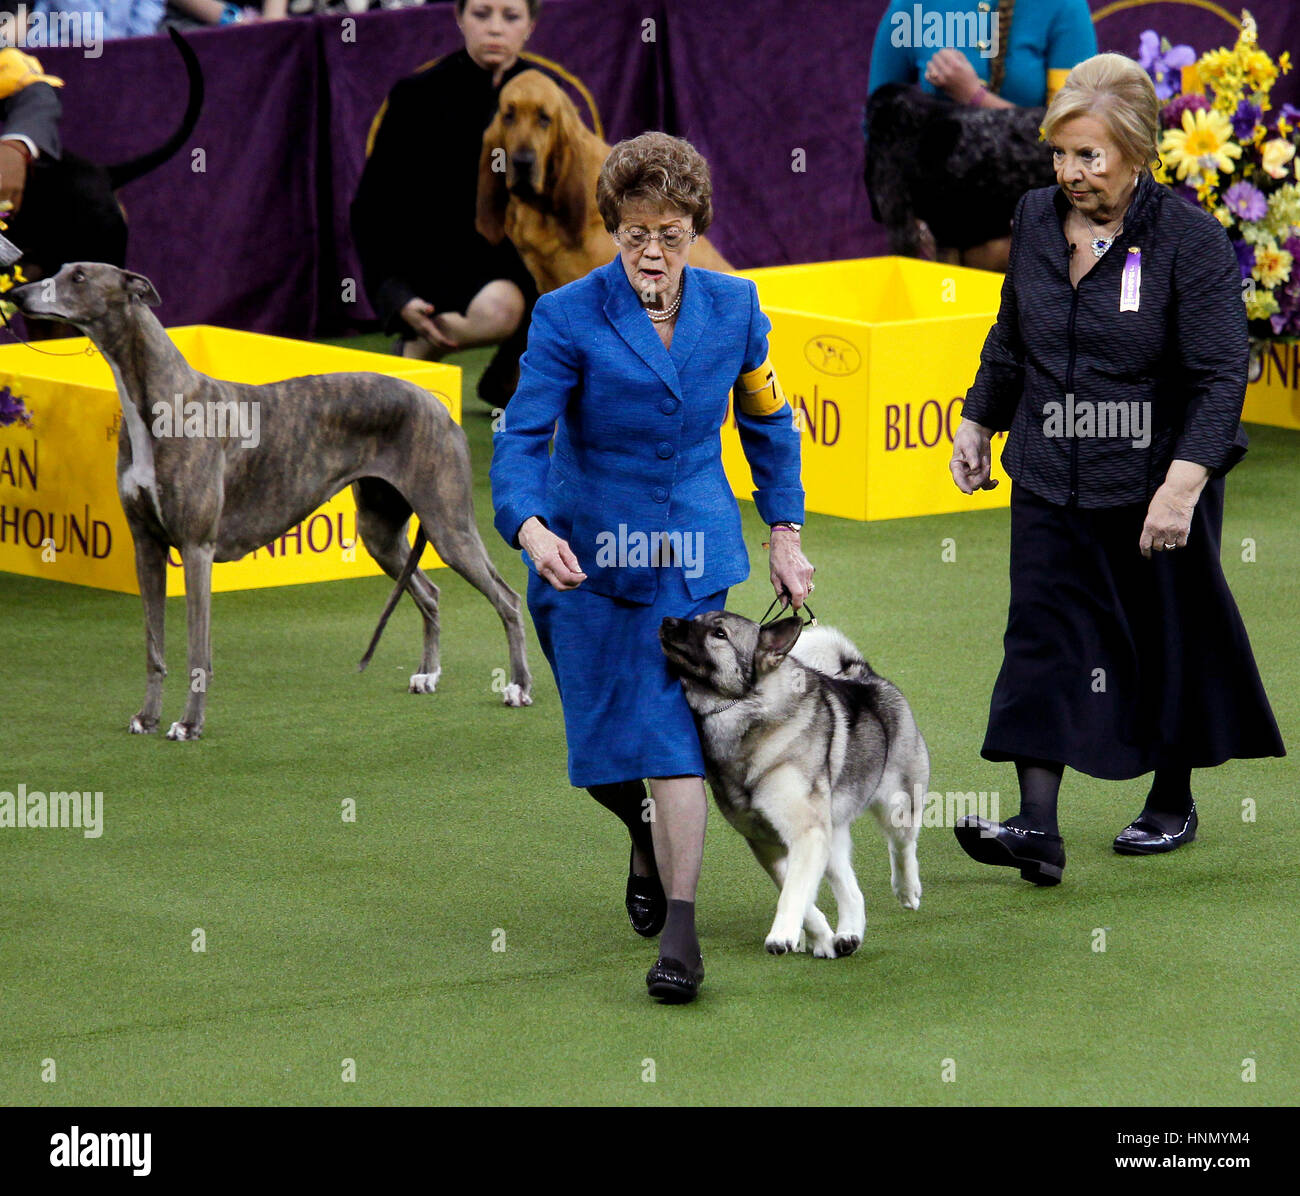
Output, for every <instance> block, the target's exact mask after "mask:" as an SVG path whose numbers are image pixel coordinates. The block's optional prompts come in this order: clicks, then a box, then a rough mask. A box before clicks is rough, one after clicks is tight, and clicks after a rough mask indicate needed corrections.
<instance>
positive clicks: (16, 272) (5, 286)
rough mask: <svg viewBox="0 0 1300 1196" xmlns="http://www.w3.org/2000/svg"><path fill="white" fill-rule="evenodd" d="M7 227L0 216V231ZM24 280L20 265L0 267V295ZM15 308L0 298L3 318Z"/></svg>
mask: <svg viewBox="0 0 1300 1196" xmlns="http://www.w3.org/2000/svg"><path fill="white" fill-rule="evenodd" d="M8 227H9V226H8V225H7V224H6V223H5V221H4V217H3V216H0V233H2V232H4V231H5V230H6V229H8ZM26 281H27V279H26V277H25V276H24V275H23V270H22V267H21V266H18V265H13V266H8V267H5V268H4V269H0V295H4V294H6V293H7V292H8V291H12V290H13V289H14V287H16V286H19V285H20V284H22V283H24V282H26ZM17 310H18V309H17V308H16V307H14V305H13V304H12V303H10V302H9V301H8V300H6V299H0V312H3V313H4V318H5V319H6V320H7V319H9V317H10V316H12V315H13V314H14V312H15V311H17Z"/></svg>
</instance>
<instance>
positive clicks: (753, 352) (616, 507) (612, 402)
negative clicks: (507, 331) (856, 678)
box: [491, 258, 804, 604]
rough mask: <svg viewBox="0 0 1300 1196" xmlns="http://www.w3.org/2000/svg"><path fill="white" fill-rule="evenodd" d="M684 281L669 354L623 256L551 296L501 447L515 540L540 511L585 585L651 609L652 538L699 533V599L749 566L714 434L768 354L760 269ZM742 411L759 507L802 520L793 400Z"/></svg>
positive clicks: (501, 486) (693, 275)
mask: <svg viewBox="0 0 1300 1196" xmlns="http://www.w3.org/2000/svg"><path fill="white" fill-rule="evenodd" d="M683 275H684V283H683V285H684V287H685V292H684V294H683V296H682V307H681V311H680V312H679V313H678V316H677V324H676V327H675V329H674V332H673V342H672V350H671V352H670V351H669V350H667V349H665V348H664V345H663V342H662V341H661V340H660V339H659V335H658V333H656V331H655V329H654V327H653V325H652V324H651V322H650V319H649V317H648V316H647V315H646V313H645V311H644V309H643V308H642V306H641V303H640V301H639V299H638V296H637V294H636V291H635V290H634V289H633V287H632V284H631V283H630V282H629V281H628V279H627V275H626V273H625V272H624V270H623V264H622V261H621V259H619V258H615V259H614V260H613V261H612V262H610V263H609V264H608V265H605V266H601V267H599V268H598V269H595V270H593V271H592V272H591V273H590V274H588V275H587V276H586V277H585V278H581V279H579V280H578V281H576V282H571V283H569V284H568V285H566V286H563V287H561V288H560V289H559V290H557V291H552V292H551V293H550V294H547V295H543V296H542V297H541V298H540V299H539V300H538V301H537V305H536V307H535V308H534V309H533V318H532V324H531V326H530V328H529V330H528V349H527V352H525V354H524V356H523V358H522V360H521V361H520V374H519V386H518V389H517V390H516V391H515V394H514V397H513V398H512V399H511V400H510V405H509V407H508V408H507V409H506V411H505V414H504V416H503V417H502V420H501V425H500V427H499V428H498V430H497V432H496V435H495V437H494V443H493V455H492V469H491V478H492V502H493V505H494V507H495V508H496V528H497V531H499V532H500V533H501V535H502V537H503V538H504V539H505V541H506V543H508V544H510V545H511V546H512V547H515V548H517V547H519V541H518V538H517V537H518V533H519V528H520V527H521V526H522V525H523V523H524V522H525V520H527V519H528V518H529V517H530V516H532V515H537V516H539V517H541V518H542V519H543V520H544V521H545V523H546V524H547V526H548V527H550V529H551V530H552V531H553V532H555V534H556V535H558V536H560V537H562V538H563V539H565V540H567V541H568V543H569V546H570V547H571V548H572V549H573V552H574V554H575V555H576V556H577V558H578V564H579V565H580V566H581V567H582V570H583V572H584V573H586V574H587V580H586V581H584V582H583V583H582V584H583V586H584V587H585V588H587V589H590V590H592V591H594V592H595V593H598V594H605V595H607V596H609V597H613V598H623V599H627V600H630V601H633V602H639V603H646V604H649V603H652V602H654V600H655V595H656V593H657V591H658V585H659V579H658V571H657V567H656V566H655V565H653V564H651V563H648V562H647V561H646V560H645V558H644V553H638V551H637V546H638V541H640V542H641V543H642V544H643V543H644V542H645V540H646V539H648V538H650V537H654V535H655V533H660V534H661V535H662V534H666V535H667V536H668V542H669V543H673V544H674V547H675V546H676V543H677V542H676V541H674V540H673V538H672V536H673V533H680V534H681V535H682V536H685V535H690V536H692V540H691V541H690V542H689V543H690V544H691V546H692V548H693V549H694V552H693V554H692V553H688V554H687V556H688V557H691V558H692V559H691V560H690V561H688V563H689V564H691V567H689V568H684V570H683V576H684V580H685V582H686V587H687V590H688V592H689V593H690V595H691V597H692V598H694V599H700V598H705V597H707V596H708V595H710V594H714V593H717V592H718V591H719V590H722V589H726V588H728V587H730V586H733V585H737V584H738V583H740V582H742V581H744V580H745V578H746V577H748V576H749V554H748V552H747V551H746V548H745V542H744V538H743V537H742V535H741V526H740V510H739V508H738V507H737V505H736V499H735V496H734V495H733V494H732V492H731V487H730V486H729V485H728V483H727V477H726V474H725V472H724V471H723V468H722V442H721V438H720V435H719V432H720V429H721V428H722V424H723V422H724V420H725V419H726V418H727V409H728V396H729V394H730V392H731V389H732V387H733V386H735V385H736V382H737V380H738V379H739V378H740V376H741V375H742V374H747V373H750V371H753V370H756V369H757V368H758V367H759V366H761V365H763V363H764V362H766V360H767V334H768V332H769V331H770V330H771V327H772V325H771V322H770V321H769V320H768V318H767V317H766V316H765V315H764V314H763V312H762V311H761V309H760V308H759V306H758V289H757V288H756V287H755V286H754V284H753V282H751V281H750V280H749V279H746V278H737V277H736V276H735V275H731V274H720V273H717V272H715V271H712V270H701V269H693V268H691V267H690V266H687V267H685V268H684V271H683ZM775 397H776V399H780V394H779V390H778V391H776V392H775ZM736 420H737V423H738V428H739V432H740V438H741V444H742V447H743V448H744V451H745V456H746V458H747V459H748V461H749V465H750V470H751V472H752V473H753V476H754V482H755V485H756V486H757V489H756V490H755V491H754V501H755V502H756V504H757V505H758V512H759V514H760V515H761V516H762V517H763V519H764V520H766V521H767V522H768V523H774V522H777V521H779V520H791V521H793V522H795V523H801V522H802V521H803V517H804V495H803V486H802V484H801V483H800V480H799V432H798V430H797V429H796V428H795V426H794V418H793V413H792V412H791V410H790V406H789V404H788V403H785V402H783V401H782V402H781V404H780V406H779V407H777V408H776V409H775V410H773V411H772V412H771V413H770V414H767V415H751V414H748V413H746V411H745V410H744V409H743V407H742V405H741V403H739V402H738V403H737V404H736ZM552 433H554V451H553V453H551V454H550V455H548V451H547V450H548V446H549V445H550V442H551V438H552ZM524 558H525V561H526V563H527V564H528V567H529V568H530V569H533V570H534V572H535V571H536V570H535V569H534V566H533V564H532V561H531V560H530V559H528V554H527V553H525V554H524Z"/></svg>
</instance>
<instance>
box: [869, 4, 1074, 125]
mask: <svg viewBox="0 0 1300 1196" xmlns="http://www.w3.org/2000/svg"><path fill="white" fill-rule="evenodd" d="M1003 3H1013V5H1014V7H1013V11H1012V15H1011V28H1010V33H1009V36H1008V42H1007V49H1006V55H1005V58H1004V69H1003V73H1002V80H1001V83H1000V85H999V86H991V85H990V84H991V71H992V67H993V62H994V58H993V55H992V54H991V53H990V49H991V46H990V43H989V39H988V34H989V33H990V32H993V31H995V30H996V27H997V22H998V7H999V6H998V4H997V3H996V0H925V3H918V2H917V0H891V3H890V5H889V8H888V9H887V10H886V11H885V15H884V17H883V18H882V19H881V22H880V27H879V28H878V29H877V30H876V40H875V44H874V45H873V47H872V50H871V77H870V82H869V84H868V91H870V92H874V91H875V90H876V89H877V88H878V87H881V86H882V85H884V84H886V83H919V85H920V86H921V88H922V90H923V91H925V92H927V93H928V94H930V95H946V96H948V97H949V98H950V99H952V100H954V101H955V102H957V103H959V104H978V105H981V106H983V107H1002V108H1005V107H1021V108H1041V107H1043V106H1044V105H1046V104H1047V103H1049V102H1050V101H1051V98H1052V96H1053V95H1055V94H1056V92H1057V91H1058V90H1059V89H1060V87H1061V84H1062V83H1064V82H1065V76H1066V75H1068V74H1069V73H1070V69H1071V68H1072V67H1074V66H1075V65H1076V64H1078V63H1080V62H1082V61H1083V60H1084V59H1085V58H1091V57H1092V56H1093V55H1094V54H1096V53H1097V35H1096V33H1095V31H1094V30H1093V27H1092V15H1091V14H1090V13H1089V11H1088V3H1087V0H1003ZM918 14H919V15H920V18H921V19H920V21H919V22H918V21H917V16H918ZM950 14H952V15H953V16H956V15H957V14H970V15H973V16H974V17H975V22H974V33H975V39H974V44H969V45H968V44H964V43H967V42H970V41H971V40H972V39H971V37H970V36H968V34H969V32H970V31H971V23H970V22H968V21H961V22H958V21H955V20H950V19H949V17H950ZM936 17H941V18H942V20H943V24H942V27H941V28H940V26H939V23H938V21H936V20H935V18H936ZM918 25H919V28H918ZM954 34H956V35H957V36H953V35H954ZM995 36H996V35H995ZM981 42H983V43H984V44H983V45H981V44H980V43H981ZM954 43H957V44H954ZM992 45H996V41H994V42H993V43H992Z"/></svg>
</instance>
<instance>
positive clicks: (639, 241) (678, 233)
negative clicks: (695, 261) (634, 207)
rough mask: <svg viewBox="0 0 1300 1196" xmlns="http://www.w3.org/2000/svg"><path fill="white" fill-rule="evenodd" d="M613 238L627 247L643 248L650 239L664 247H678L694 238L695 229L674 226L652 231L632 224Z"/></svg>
mask: <svg viewBox="0 0 1300 1196" xmlns="http://www.w3.org/2000/svg"><path fill="white" fill-rule="evenodd" d="M614 240H615V241H616V242H617V243H618V244H619V245H626V246H627V247H628V248H629V249H644V248H645V247H646V246H647V245H649V244H650V242H651V241H658V242H659V244H660V245H662V246H663V247H664V248H665V249H680V248H681V247H682V246H683V245H685V244H686V242H687V241H694V240H695V230H694V229H693V228H680V227H677V226H674V227H672V228H664V229H660V230H659V231H658V232H657V233H652V232H651V231H650V230H649V229H648V228H642V227H641V226H640V225H637V224H634V225H632V226H631V227H630V228H625V229H621V230H620V231H619V232H616V233H615V234H614Z"/></svg>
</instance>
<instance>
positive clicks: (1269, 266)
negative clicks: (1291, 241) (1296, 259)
mask: <svg viewBox="0 0 1300 1196" xmlns="http://www.w3.org/2000/svg"><path fill="white" fill-rule="evenodd" d="M1291 262H1292V258H1291V255H1290V254H1289V253H1288V252H1287V251H1286V250H1285V249H1279V248H1278V247H1277V246H1276V245H1256V246H1255V268H1254V269H1253V270H1252V271H1251V274H1252V275H1253V276H1254V277H1255V278H1257V279H1259V281H1260V282H1261V283H1263V284H1264V286H1266V287H1269V288H1272V287H1275V286H1277V284H1278V283H1279V282H1286V280H1287V279H1288V278H1290V277H1291Z"/></svg>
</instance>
